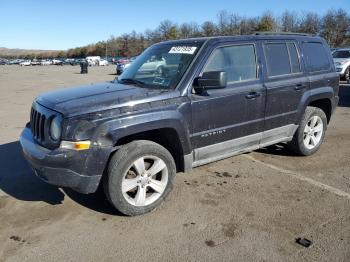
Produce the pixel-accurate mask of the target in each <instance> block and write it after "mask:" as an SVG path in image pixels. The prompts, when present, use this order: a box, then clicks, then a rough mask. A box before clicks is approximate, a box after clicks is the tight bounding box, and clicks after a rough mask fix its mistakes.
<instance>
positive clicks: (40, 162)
mask: <svg viewBox="0 0 350 262" xmlns="http://www.w3.org/2000/svg"><path fill="white" fill-rule="evenodd" d="M20 143H21V146H22V149H23V153H24V156H25V158H26V159H27V161H28V162H29V164H30V165H31V166H32V167H33V169H34V170H35V174H36V175H37V176H38V177H39V178H41V179H42V180H44V181H45V182H47V183H49V184H52V185H55V186H59V187H68V188H71V189H73V190H75V191H78V192H80V193H85V194H88V193H93V192H95V191H96V190H97V188H98V185H99V183H100V180H101V176H102V174H99V173H98V174H97V175H91V174H88V175H86V174H85V173H86V171H85V170H86V168H87V165H88V163H87V160H88V159H89V155H90V154H91V152H89V151H90V150H83V151H74V150H67V149H60V148H57V149H54V150H49V149H47V148H44V147H42V146H40V145H38V144H37V143H36V142H35V141H34V140H33V135H32V132H31V130H30V128H28V127H26V128H25V129H24V130H23V132H22V134H21V136H20Z"/></svg>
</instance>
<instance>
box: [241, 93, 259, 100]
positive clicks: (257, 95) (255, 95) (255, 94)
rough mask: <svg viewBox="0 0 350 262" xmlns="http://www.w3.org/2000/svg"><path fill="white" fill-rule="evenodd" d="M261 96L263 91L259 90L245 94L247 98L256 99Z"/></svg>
mask: <svg viewBox="0 0 350 262" xmlns="http://www.w3.org/2000/svg"><path fill="white" fill-rule="evenodd" d="M259 96H261V93H258V92H250V93H249V94H248V95H246V96H245V98H247V99H254V98H257V97H259Z"/></svg>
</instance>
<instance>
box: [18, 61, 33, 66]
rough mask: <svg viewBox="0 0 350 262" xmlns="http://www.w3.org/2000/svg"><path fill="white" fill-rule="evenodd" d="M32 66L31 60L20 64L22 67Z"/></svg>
mask: <svg viewBox="0 0 350 262" xmlns="http://www.w3.org/2000/svg"><path fill="white" fill-rule="evenodd" d="M31 64H32V62H31V61H30V60H27V61H23V62H21V63H19V65H20V66H30V65H31Z"/></svg>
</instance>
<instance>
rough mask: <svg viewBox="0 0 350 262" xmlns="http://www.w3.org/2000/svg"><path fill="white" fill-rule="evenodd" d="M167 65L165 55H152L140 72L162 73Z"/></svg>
mask: <svg viewBox="0 0 350 262" xmlns="http://www.w3.org/2000/svg"><path fill="white" fill-rule="evenodd" d="M165 65H166V61H165V59H164V58H163V57H156V56H152V57H151V58H150V59H149V60H148V61H147V62H146V63H144V64H143V65H142V66H141V68H140V70H139V72H143V73H158V74H160V75H161V74H162V73H163V69H164V67H165Z"/></svg>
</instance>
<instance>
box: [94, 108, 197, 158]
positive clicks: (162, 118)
mask: <svg viewBox="0 0 350 262" xmlns="http://www.w3.org/2000/svg"><path fill="white" fill-rule="evenodd" d="M160 128H170V129H174V130H175V131H176V133H177V135H178V137H179V140H180V142H181V147H182V149H183V152H184V154H186V153H188V152H190V151H191V143H190V139H189V137H190V135H189V127H188V124H187V121H186V120H185V118H184V116H183V115H182V114H181V113H180V112H179V111H178V110H162V111H157V112H147V113H142V114H137V115H132V116H125V117H122V118H117V119H112V120H110V121H107V122H105V123H103V124H102V125H101V126H100V127H99V129H100V130H103V132H102V133H104V135H103V136H99V137H98V138H97V141H98V142H103V140H109V141H110V145H113V146H114V145H115V144H116V143H117V142H118V140H120V139H121V138H123V137H126V136H129V135H134V134H137V133H140V132H145V131H151V130H157V129H160Z"/></svg>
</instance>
